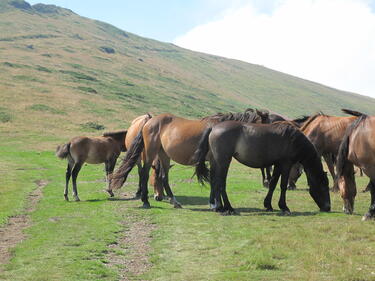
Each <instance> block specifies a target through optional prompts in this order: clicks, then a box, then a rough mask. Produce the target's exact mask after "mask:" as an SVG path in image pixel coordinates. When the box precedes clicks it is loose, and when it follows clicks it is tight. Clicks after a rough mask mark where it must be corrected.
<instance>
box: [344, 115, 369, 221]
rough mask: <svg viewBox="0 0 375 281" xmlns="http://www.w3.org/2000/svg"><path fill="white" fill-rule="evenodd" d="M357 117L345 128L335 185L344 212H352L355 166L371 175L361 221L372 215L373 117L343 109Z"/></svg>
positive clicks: (355, 191) (355, 190)
mask: <svg viewBox="0 0 375 281" xmlns="http://www.w3.org/2000/svg"><path fill="white" fill-rule="evenodd" d="M345 112H346V113H351V114H353V115H355V116H357V117H359V118H357V119H356V120H355V121H354V122H353V123H352V124H351V125H350V126H349V127H348V128H347V130H346V132H345V136H344V137H343V140H342V143H341V145H340V148H339V152H338V156H337V184H338V187H339V189H340V194H341V197H342V198H343V200H344V208H343V209H344V212H345V213H348V214H352V213H353V211H354V199H355V196H356V194H357V189H356V183H355V177H354V166H353V165H355V166H357V167H360V168H362V170H363V172H364V173H365V174H366V175H367V176H368V177H369V178H370V183H369V185H368V187H369V188H370V191H371V204H370V208H369V211H368V212H367V213H366V214H365V215H364V217H363V220H367V219H370V218H374V217H375V144H374V138H375V116H367V115H365V114H363V113H360V112H356V111H349V110H345Z"/></svg>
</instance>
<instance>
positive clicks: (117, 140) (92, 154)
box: [56, 131, 127, 201]
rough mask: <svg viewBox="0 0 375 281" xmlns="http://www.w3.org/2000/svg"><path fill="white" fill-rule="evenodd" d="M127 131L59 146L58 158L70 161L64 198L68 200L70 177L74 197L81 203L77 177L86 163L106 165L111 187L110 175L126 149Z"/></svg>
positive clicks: (76, 139) (83, 138) (72, 140)
mask: <svg viewBox="0 0 375 281" xmlns="http://www.w3.org/2000/svg"><path fill="white" fill-rule="evenodd" d="M126 133H127V131H118V132H109V133H104V134H103V136H100V137H75V138H73V139H71V140H70V141H69V142H68V143H66V144H64V145H62V146H58V147H57V149H56V156H57V157H59V158H60V159H65V158H67V159H68V167H67V169H66V178H65V179H66V181H65V190H64V198H65V200H67V201H69V198H68V185H69V180H70V177H72V181H73V197H74V199H75V201H79V197H78V191H77V176H78V173H79V171H80V170H81V167H82V165H83V164H84V163H85V162H86V163H89V164H100V163H105V171H106V178H107V182H108V186H110V175H111V174H112V172H113V169H114V167H115V165H116V161H117V158H118V156H119V155H120V153H121V152H122V151H126V149H125V145H124V144H125V137H126Z"/></svg>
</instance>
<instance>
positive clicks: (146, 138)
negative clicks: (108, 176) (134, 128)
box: [109, 110, 268, 208]
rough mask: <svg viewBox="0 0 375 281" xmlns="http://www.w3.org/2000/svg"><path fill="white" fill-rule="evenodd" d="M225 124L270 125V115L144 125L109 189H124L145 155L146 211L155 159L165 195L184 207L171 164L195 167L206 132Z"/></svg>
mask: <svg viewBox="0 0 375 281" xmlns="http://www.w3.org/2000/svg"><path fill="white" fill-rule="evenodd" d="M225 120H241V121H243V122H259V123H260V122H268V113H262V112H260V111H256V112H254V111H253V110H247V111H245V112H244V113H236V114H232V113H229V114H222V113H219V114H216V115H213V116H208V117H205V118H203V119H201V120H188V119H185V118H181V117H177V116H175V115H173V114H169V113H166V114H161V115H158V116H155V117H153V118H152V119H150V120H149V121H148V122H147V123H146V124H145V125H144V127H143V129H142V131H141V132H140V134H138V136H137V137H136V139H135V141H134V142H133V144H132V146H131V147H130V148H129V151H128V153H127V155H126V157H125V159H124V160H123V162H122V164H121V166H120V167H119V168H118V169H117V170H116V171H115V173H114V174H113V178H112V181H111V184H110V187H109V188H110V189H113V188H120V187H121V186H122V185H123V183H124V182H125V180H126V178H127V176H128V174H129V172H130V171H131V169H132V168H133V167H134V165H135V164H136V161H137V159H138V158H139V156H140V154H141V153H142V151H143V153H144V164H143V168H142V173H141V174H142V179H141V181H142V184H141V185H142V189H141V190H142V196H141V199H142V202H143V207H144V208H149V207H150V203H149V202H148V190H147V182H148V178H149V170H150V168H151V164H152V161H153V160H154V159H155V157H156V156H158V158H159V160H160V166H161V167H160V178H161V181H162V183H163V186H164V188H165V191H166V193H167V195H168V196H169V197H170V198H171V203H173V204H174V206H175V207H181V204H180V203H179V202H178V201H177V200H176V198H175V197H174V195H173V193H172V191H171V188H170V186H169V181H168V173H169V167H170V160H171V159H172V160H173V161H175V162H177V163H179V164H181V165H193V164H194V162H193V161H192V156H193V154H194V151H195V150H196V149H197V147H198V142H199V140H200V138H201V136H202V134H203V132H204V130H205V129H206V128H208V127H212V126H213V125H215V124H217V123H219V122H223V121H225Z"/></svg>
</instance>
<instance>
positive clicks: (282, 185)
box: [279, 164, 292, 215]
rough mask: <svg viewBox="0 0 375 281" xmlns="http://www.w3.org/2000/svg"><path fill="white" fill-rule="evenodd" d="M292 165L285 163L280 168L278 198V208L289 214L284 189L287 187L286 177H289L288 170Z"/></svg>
mask: <svg viewBox="0 0 375 281" xmlns="http://www.w3.org/2000/svg"><path fill="white" fill-rule="evenodd" d="M291 166H292V165H288V164H285V165H284V166H283V167H282V168H281V170H282V172H281V183H280V188H281V193H280V199H279V208H280V210H281V211H282V212H283V213H284V214H287V215H290V210H289V208H288V206H287V205H286V191H287V189H288V179H289V172H290V168H291Z"/></svg>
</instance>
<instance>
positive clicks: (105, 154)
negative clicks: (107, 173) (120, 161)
mask: <svg viewBox="0 0 375 281" xmlns="http://www.w3.org/2000/svg"><path fill="white" fill-rule="evenodd" d="M120 153H121V150H120V147H119V146H118V144H117V142H116V141H115V140H114V139H113V138H111V137H103V136H101V137H75V138H73V139H72V140H71V144H70V154H71V157H72V158H73V160H74V161H75V162H81V163H83V162H87V163H89V164H99V163H103V162H105V161H107V160H110V159H111V158H113V157H116V158H117V157H118V155H120Z"/></svg>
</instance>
